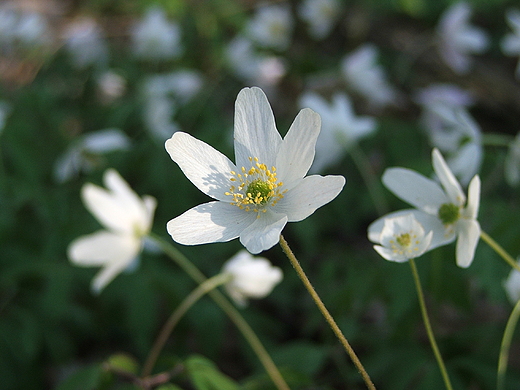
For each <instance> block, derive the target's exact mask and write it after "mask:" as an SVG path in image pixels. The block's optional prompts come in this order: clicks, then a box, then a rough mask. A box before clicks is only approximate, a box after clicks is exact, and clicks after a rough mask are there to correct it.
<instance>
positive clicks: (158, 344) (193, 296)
mask: <svg viewBox="0 0 520 390" xmlns="http://www.w3.org/2000/svg"><path fill="white" fill-rule="evenodd" d="M230 278H231V275H229V274H226V273H222V274H218V275H215V276H213V277H212V278H209V279H206V280H205V281H204V282H202V283H201V284H199V285H198V286H197V288H196V289H195V290H193V291H192V292H191V293H190V294H189V295H188V296H187V297H186V298H185V299H184V300H183V301H182V303H181V304H180V305H179V307H177V309H175V310H174V311H173V313H172V314H171V315H170V318H168V321H166V323H165V324H164V325H163V327H162V329H161V331H160V332H159V335H158V336H157V339H156V340H155V343H154V345H153V347H152V349H151V350H150V353H149V354H148V357H147V358H146V362H145V364H144V367H143V371H142V373H141V376H142V377H147V376H149V375H150V374H151V373H152V370H153V367H154V365H155V362H156V361H157V358H158V357H159V354H160V352H161V351H162V349H163V347H164V344H166V341H168V338H169V337H170V335H171V333H172V332H173V328H175V326H176V325H177V323H178V322H179V321H180V319H181V318H182V317H183V316H184V314H186V312H187V311H188V309H189V308H190V307H192V306H193V305H194V304H195V303H196V302H197V301H198V300H199V299H200V298H202V297H203V296H204V295H205V294H207V293H209V292H210V291H211V290H214V289H215V288H217V287H218V286H220V285H222V284H224V283H226V282H228V281H229V280H230Z"/></svg>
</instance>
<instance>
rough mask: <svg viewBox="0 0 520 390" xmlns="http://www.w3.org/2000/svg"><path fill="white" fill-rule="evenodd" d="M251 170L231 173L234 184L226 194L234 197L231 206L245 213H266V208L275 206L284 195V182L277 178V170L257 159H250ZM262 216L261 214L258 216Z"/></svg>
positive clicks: (244, 169)
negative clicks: (269, 167)
mask: <svg viewBox="0 0 520 390" xmlns="http://www.w3.org/2000/svg"><path fill="white" fill-rule="evenodd" d="M249 161H250V162H251V168H249V169H246V168H245V167H242V168H241V169H240V172H235V171H231V174H232V175H233V176H232V177H231V178H230V180H231V182H232V183H235V184H233V185H232V186H231V187H230V188H229V191H228V192H226V193H225V194H226V195H228V196H231V197H232V201H231V204H232V205H234V206H237V207H239V208H240V209H242V210H245V211H254V212H257V213H258V212H264V213H265V212H266V211H267V209H266V206H268V205H269V206H274V205H276V203H278V201H279V200H280V199H282V198H283V194H284V193H285V192H286V191H287V190H285V191H282V190H281V187H282V186H283V183H282V182H279V181H278V179H277V178H276V168H275V167H271V169H267V166H266V165H265V164H261V163H259V162H258V158H257V157H254V158H253V157H249ZM258 216H260V214H259V215H258Z"/></svg>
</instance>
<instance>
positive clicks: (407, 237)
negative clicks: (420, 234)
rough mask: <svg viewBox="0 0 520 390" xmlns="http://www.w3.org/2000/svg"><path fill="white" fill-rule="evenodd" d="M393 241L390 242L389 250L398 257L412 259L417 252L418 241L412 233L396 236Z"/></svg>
mask: <svg viewBox="0 0 520 390" xmlns="http://www.w3.org/2000/svg"><path fill="white" fill-rule="evenodd" d="M394 237H395V240H390V248H391V249H392V251H393V252H394V253H396V254H399V255H404V254H406V255H407V256H410V258H413V257H415V256H416V254H417V253H418V252H419V244H420V243H421V241H420V240H418V239H417V234H415V233H414V232H413V231H412V232H410V233H402V234H400V235H398V236H394Z"/></svg>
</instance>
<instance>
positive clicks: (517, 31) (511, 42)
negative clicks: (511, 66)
mask: <svg viewBox="0 0 520 390" xmlns="http://www.w3.org/2000/svg"><path fill="white" fill-rule="evenodd" d="M506 19H507V23H508V24H509V26H510V27H511V28H512V29H513V32H512V33H509V34H506V36H505V37H504V38H502V41H500V46H501V48H502V52H503V53H504V54H506V55H508V56H519V55H520V11H519V10H518V9H510V10H508V11H507V13H506ZM516 77H517V78H520V61H519V62H518V65H517V66H516Z"/></svg>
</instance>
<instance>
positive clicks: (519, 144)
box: [504, 133, 520, 187]
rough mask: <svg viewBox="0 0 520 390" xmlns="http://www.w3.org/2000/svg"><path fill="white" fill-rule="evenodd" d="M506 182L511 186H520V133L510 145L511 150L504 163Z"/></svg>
mask: <svg viewBox="0 0 520 390" xmlns="http://www.w3.org/2000/svg"><path fill="white" fill-rule="evenodd" d="M504 169H505V172H504V173H505V177H506V181H507V183H508V184H509V185H510V186H513V187H514V186H517V185H518V184H520V133H518V134H517V135H516V137H515V140H514V141H513V142H512V143H511V144H510V145H509V150H508V152H507V155H506V160H505V162H504Z"/></svg>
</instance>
